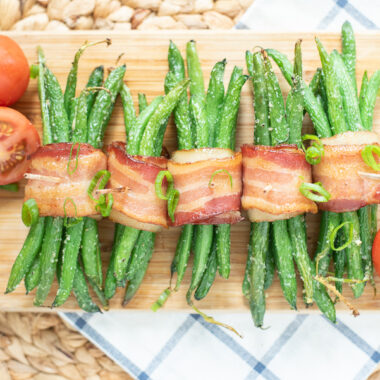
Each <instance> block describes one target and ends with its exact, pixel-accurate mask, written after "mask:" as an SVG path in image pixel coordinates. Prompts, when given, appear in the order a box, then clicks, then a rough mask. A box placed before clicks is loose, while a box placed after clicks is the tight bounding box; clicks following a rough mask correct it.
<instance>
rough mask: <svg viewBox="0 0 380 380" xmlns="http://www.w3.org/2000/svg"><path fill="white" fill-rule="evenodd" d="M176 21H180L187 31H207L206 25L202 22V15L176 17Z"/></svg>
mask: <svg viewBox="0 0 380 380" xmlns="http://www.w3.org/2000/svg"><path fill="white" fill-rule="evenodd" d="M174 17H175V19H176V20H177V21H181V22H182V23H183V24H185V25H186V27H187V28H189V29H207V24H206V23H204V22H203V20H202V15H195V14H193V15H181V14H180V15H176V16H174Z"/></svg>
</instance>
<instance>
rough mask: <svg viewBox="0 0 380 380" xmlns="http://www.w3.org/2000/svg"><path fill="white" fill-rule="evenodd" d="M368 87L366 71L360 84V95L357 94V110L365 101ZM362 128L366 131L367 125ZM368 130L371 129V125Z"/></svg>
mask: <svg viewBox="0 0 380 380" xmlns="http://www.w3.org/2000/svg"><path fill="white" fill-rule="evenodd" d="M368 85H369V80H368V73H367V70H365V71H364V74H363V77H362V84H361V87H360V94H359V108H360V109H361V107H362V103H363V102H365V101H366V99H367V91H368ZM363 127H364V128H365V129H368V126H367V125H363ZM369 128H370V129H372V125H371V126H370V127H369Z"/></svg>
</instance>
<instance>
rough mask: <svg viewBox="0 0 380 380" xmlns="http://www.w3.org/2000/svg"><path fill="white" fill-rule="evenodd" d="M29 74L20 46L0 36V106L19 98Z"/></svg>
mask: <svg viewBox="0 0 380 380" xmlns="http://www.w3.org/2000/svg"><path fill="white" fill-rule="evenodd" d="M29 76H30V71H29V64H28V61H27V59H26V57H25V54H24V52H23V51H22V50H21V48H20V46H19V45H18V44H17V42H15V41H13V40H12V39H11V38H9V37H7V36H0V106H10V105H12V104H13V103H15V102H17V100H19V99H20V98H21V96H22V95H23V93H24V92H25V90H26V88H27V87H28V83H29Z"/></svg>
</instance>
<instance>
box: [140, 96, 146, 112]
mask: <svg viewBox="0 0 380 380" xmlns="http://www.w3.org/2000/svg"><path fill="white" fill-rule="evenodd" d="M138 100H139V112H140V113H141V112H142V111H144V109H145V108H146V107H148V101H147V100H146V96H145V94H138Z"/></svg>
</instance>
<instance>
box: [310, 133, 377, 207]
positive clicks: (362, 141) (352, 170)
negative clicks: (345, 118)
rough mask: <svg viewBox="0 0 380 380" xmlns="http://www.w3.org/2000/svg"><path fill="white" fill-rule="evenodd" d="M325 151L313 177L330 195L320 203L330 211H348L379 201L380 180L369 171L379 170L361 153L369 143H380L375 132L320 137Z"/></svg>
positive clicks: (314, 168)
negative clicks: (372, 166) (370, 164)
mask: <svg viewBox="0 0 380 380" xmlns="http://www.w3.org/2000/svg"><path fill="white" fill-rule="evenodd" d="M321 141H322V143H323V145H324V151H325V154H324V156H323V158H322V160H321V162H320V163H319V164H318V165H315V166H314V167H313V176H314V180H315V181H318V182H322V185H323V187H324V188H325V189H326V190H327V191H328V192H329V193H330V194H331V198H330V200H329V201H328V202H325V203H319V208H320V209H322V210H327V211H334V212H345V211H355V210H358V209H359V208H361V207H363V206H366V205H370V204H376V203H380V182H379V180H378V179H371V178H370V177H371V175H366V173H376V172H375V171H374V170H373V169H372V168H371V167H369V166H367V165H366V163H365V162H364V161H363V158H362V156H361V151H362V150H363V149H364V148H365V146H366V145H378V146H379V145H380V139H379V137H378V136H377V134H376V133H373V132H367V131H362V132H345V133H342V134H339V135H336V136H333V137H329V138H324V139H321Z"/></svg>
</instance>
